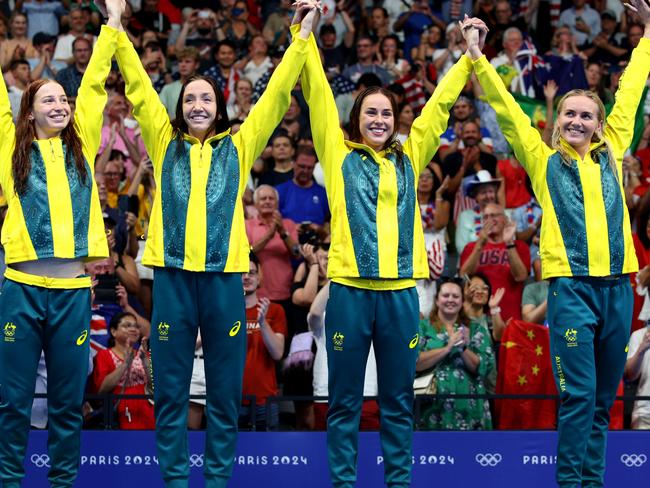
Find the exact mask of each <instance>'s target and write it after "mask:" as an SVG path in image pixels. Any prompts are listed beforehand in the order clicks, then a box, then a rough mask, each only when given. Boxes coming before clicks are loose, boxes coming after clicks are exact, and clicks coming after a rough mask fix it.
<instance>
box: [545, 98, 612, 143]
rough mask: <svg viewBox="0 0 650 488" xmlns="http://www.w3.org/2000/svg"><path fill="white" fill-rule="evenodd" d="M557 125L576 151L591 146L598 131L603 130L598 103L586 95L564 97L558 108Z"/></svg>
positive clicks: (562, 135) (563, 136) (561, 134)
mask: <svg viewBox="0 0 650 488" xmlns="http://www.w3.org/2000/svg"><path fill="white" fill-rule="evenodd" d="M556 125H557V127H558V128H559V130H560V136H561V137H562V138H563V139H564V140H565V141H566V142H568V143H569V145H570V146H571V147H573V148H574V149H575V150H576V151H578V152H581V150H585V148H587V149H588V148H589V145H590V144H591V141H592V138H593V136H594V133H595V132H596V131H599V132H600V131H601V130H602V125H603V123H602V115H601V113H600V108H599V107H598V104H597V103H596V102H595V101H594V100H592V99H591V98H589V97H587V96H584V95H577V96H570V97H568V98H566V99H564V102H563V103H561V104H560V107H559V108H558V114H557V121H556Z"/></svg>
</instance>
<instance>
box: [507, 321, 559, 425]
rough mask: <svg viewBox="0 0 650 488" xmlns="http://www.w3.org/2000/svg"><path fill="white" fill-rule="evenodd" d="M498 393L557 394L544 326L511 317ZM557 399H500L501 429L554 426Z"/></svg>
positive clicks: (547, 337)
mask: <svg viewBox="0 0 650 488" xmlns="http://www.w3.org/2000/svg"><path fill="white" fill-rule="evenodd" d="M496 392H497V394H510V395H512V394H523V395H533V394H541V395H557V389H556V387H555V380H554V379H553V370H552V368H551V357H550V354H549V332H548V329H547V328H546V327H544V326H542V325H538V324H532V323H529V322H524V321H523V320H510V321H509V322H508V324H507V326H506V330H505V331H504V334H503V337H502V339H501V349H500V351H499V371H498V376H497V389H496ZM556 408H557V406H556V401H555V400H536V399H521V400H519V399H513V400H496V401H495V414H496V415H495V417H496V426H497V428H499V429H554V428H555V425H556V421H557V414H556Z"/></svg>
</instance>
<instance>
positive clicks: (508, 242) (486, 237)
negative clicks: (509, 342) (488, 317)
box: [460, 203, 530, 322]
mask: <svg viewBox="0 0 650 488" xmlns="http://www.w3.org/2000/svg"><path fill="white" fill-rule="evenodd" d="M482 220H483V227H482V228H481V232H480V233H479V236H478V240H477V241H476V242H470V243H469V244H467V245H466V246H465V249H463V252H462V254H461V256H460V274H461V276H465V275H472V274H475V273H483V274H484V275H485V276H487V278H488V280H490V284H491V285H492V287H493V288H494V289H499V288H505V290H506V292H505V294H504V297H503V300H502V301H501V309H502V310H501V317H502V318H503V320H504V321H505V322H507V321H508V319H510V318H514V319H521V295H522V292H523V289H524V281H526V278H527V277H528V274H529V273H530V249H529V248H528V245H526V243H525V242H523V241H520V240H516V239H515V231H516V228H517V227H516V225H515V223H514V222H512V221H510V220H509V219H508V218H507V217H506V214H505V212H504V210H503V207H502V206H501V205H499V204H496V203H489V204H487V205H486V206H485V208H484V209H483V215H482Z"/></svg>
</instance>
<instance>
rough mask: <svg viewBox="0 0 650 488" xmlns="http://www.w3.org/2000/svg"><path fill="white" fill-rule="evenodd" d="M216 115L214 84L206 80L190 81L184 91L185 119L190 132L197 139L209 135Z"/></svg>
mask: <svg viewBox="0 0 650 488" xmlns="http://www.w3.org/2000/svg"><path fill="white" fill-rule="evenodd" d="M216 117H217V101H216V95H215V93H214V89H213V88H212V85H210V83H208V82H207V81H205V80H195V81H192V82H190V83H188V84H187V86H185V92H184V93H183V119H185V123H186V124H187V130H188V132H189V134H190V135H191V136H193V137H196V138H197V139H203V138H205V137H209V136H210V135H211V134H208V132H209V130H210V128H211V127H212V125H213V123H214V121H215V119H216Z"/></svg>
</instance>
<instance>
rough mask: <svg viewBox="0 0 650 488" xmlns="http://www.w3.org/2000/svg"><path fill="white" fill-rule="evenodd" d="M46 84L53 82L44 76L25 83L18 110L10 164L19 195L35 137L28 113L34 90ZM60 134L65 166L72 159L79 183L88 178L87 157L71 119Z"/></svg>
mask: <svg viewBox="0 0 650 488" xmlns="http://www.w3.org/2000/svg"><path fill="white" fill-rule="evenodd" d="M46 83H56V82H55V81H51V80H43V79H41V80H36V81H33V82H32V83H30V84H29V85H28V86H27V89H26V90H25V93H23V98H22V99H21V100H20V112H19V114H18V122H17V124H16V145H15V147H14V154H13V157H12V167H11V169H12V174H13V178H14V191H15V192H16V194H18V195H22V194H24V193H25V191H26V190H27V178H28V177H29V173H30V171H31V170H32V159H31V154H32V151H33V148H32V143H33V142H34V139H36V126H35V121H34V119H33V118H32V119H30V117H29V114H30V112H31V111H32V108H33V106H34V98H35V97H36V92H38V90H40V89H41V87H42V86H43V85H45V84H46ZM59 137H60V138H61V139H62V141H63V144H65V146H66V154H65V161H66V165H69V164H72V161H71V159H73V160H74V165H75V168H76V170H77V176H78V177H79V180H80V182H85V180H86V178H87V177H88V171H87V169H86V160H85V158H84V155H83V151H82V149H81V139H80V138H79V135H78V134H77V130H76V129H75V127H74V123H73V119H72V118H71V120H70V122H69V123H68V125H67V126H65V128H64V129H63V130H62V131H61V134H60V135H59Z"/></svg>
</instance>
